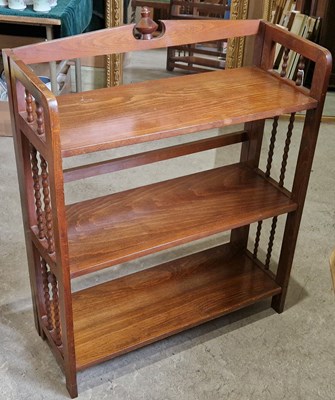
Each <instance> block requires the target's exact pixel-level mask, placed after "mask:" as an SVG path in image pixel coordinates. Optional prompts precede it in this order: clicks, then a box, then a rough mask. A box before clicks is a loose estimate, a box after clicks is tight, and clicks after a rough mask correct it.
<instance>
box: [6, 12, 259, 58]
mask: <svg viewBox="0 0 335 400" xmlns="http://www.w3.org/2000/svg"><path fill="white" fill-rule="evenodd" d="M176 22H177V23H176ZM238 22H239V23H238V24H236V23H235V21H219V20H215V21H201V20H200V21H183V22H182V24H178V21H169V20H168V21H162V24H163V26H164V33H163V34H162V35H161V36H159V37H156V38H154V39H153V40H138V39H136V38H135V36H134V24H129V25H124V26H120V27H116V28H110V29H103V30H100V31H95V32H88V33H85V34H83V35H76V36H73V37H71V38H62V39H59V40H57V42H56V43H54V41H50V42H43V43H37V44H35V45H33V47H31V46H32V45H29V46H23V47H18V48H16V49H15V50H13V54H15V55H16V56H17V57H19V58H20V59H21V60H23V61H24V62H25V63H27V64H30V63H38V62H47V61H57V60H67V59H72V58H80V57H93V56H98V55H106V54H118V53H126V52H129V51H140V50H149V49H157V48H165V47H168V46H171V45H173V46H178V45H183V44H187V43H199V42H201V41H203V39H204V37H206V41H213V40H220V39H222V38H226V39H228V38H231V37H235V36H245V35H247V36H248V35H255V34H256V33H257V32H258V27H259V24H260V21H257V20H248V21H238ZM69 39H70V40H69Z"/></svg>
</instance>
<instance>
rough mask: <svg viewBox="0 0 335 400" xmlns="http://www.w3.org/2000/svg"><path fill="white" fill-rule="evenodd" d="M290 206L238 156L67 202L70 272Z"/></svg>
mask: <svg viewBox="0 0 335 400" xmlns="http://www.w3.org/2000/svg"><path fill="white" fill-rule="evenodd" d="M295 209H296V203H294V202H293V201H292V200H291V199H289V198H288V197H287V196H286V195H285V194H283V193H282V192H281V191H279V190H278V189H277V188H275V187H274V186H273V185H272V184H270V183H269V182H267V181H266V180H265V179H264V178H262V177H261V176H259V175H257V173H256V172H255V171H253V170H252V169H250V168H248V167H247V166H246V165H243V164H234V165H229V166H225V167H221V168H216V169H213V170H209V171H204V172H200V173H197V174H192V175H188V176H184V177H179V178H176V179H171V180H168V181H163V182H159V183H155V184H152V185H148V186H145V187H140V188H136V189H132V190H128V191H125V192H121V193H116V194H112V195H108V196H104V197H100V198H96V199H93V200H87V201H84V202H81V203H75V204H71V205H68V206H67V208H66V214H67V221H68V240H69V257H70V271H71V276H72V277H76V276H79V275H83V274H87V273H90V272H93V271H97V270H100V269H102V268H106V267H110V266H112V265H115V264H119V263H122V262H125V261H129V260H131V259H134V258H137V257H140V256H144V255H147V254H151V253H154V252H157V251H160V250H163V249H167V248H170V247H172V246H176V245H180V244H183V243H187V242H190V241H192V240H196V239H200V238H204V237H207V236H210V235H214V234H216V233H219V232H223V231H226V230H230V229H233V228H236V227H239V226H244V225H247V224H250V223H252V222H255V221H259V220H263V219H265V218H269V217H273V216H275V215H280V214H283V213H287V212H290V211H294V210H295Z"/></svg>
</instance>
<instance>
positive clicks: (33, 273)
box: [3, 20, 331, 397]
mask: <svg viewBox="0 0 335 400" xmlns="http://www.w3.org/2000/svg"><path fill="white" fill-rule="evenodd" d="M163 27H164V28H163V32H162V35H161V36H159V37H155V38H153V39H151V40H138V39H137V38H136V37H138V36H139V35H138V34H135V35H134V32H133V28H134V26H133V25H130V26H123V27H119V28H115V29H107V30H103V31H102V32H92V33H88V34H84V35H78V36H74V37H71V38H66V39H60V40H55V41H52V42H46V43H40V44H36V45H32V46H25V47H21V48H16V49H11V50H10V49H9V50H8V49H7V50H6V49H4V50H3V56H4V66H5V70H6V77H7V79H8V83H9V84H8V94H9V104H10V110H11V121H12V125H13V128H14V129H13V130H14V131H15V134H14V136H13V138H14V144H15V153H16V160H17V167H18V176H19V184H20V195H21V204H22V213H23V222H24V232H25V238H26V247H27V256H28V257H27V258H28V266H29V278H30V284H31V289H32V303H33V310H34V317H35V326H36V329H37V332H38V333H39V334H40V335H41V337H42V338H43V339H45V340H47V341H48V342H49V344H50V348H51V350H52V351H53V353H54V354H55V357H56V359H57V361H58V362H59V364H60V366H61V367H62V369H63V370H64V372H65V376H66V385H67V388H68V391H69V393H70V395H71V397H76V396H77V394H78V391H77V378H76V377H77V370H78V369H82V368H85V367H87V366H89V365H92V364H95V363H97V362H100V361H104V360H107V359H108V358H111V357H114V356H116V355H118V354H121V353H123V352H125V351H130V350H132V349H134V348H137V347H139V346H142V345H144V344H147V343H150V342H152V341H154V340H158V339H160V338H162V337H165V336H167V335H170V334H173V333H176V332H179V331H180V330H182V329H186V328H187V327H190V326H194V325H197V324H199V323H201V322H204V321H207V320H209V319H211V318H215V317H217V316H219V315H223V314H225V313H227V312H230V311H233V310H236V309H238V308H240V307H244V306H246V305H248V304H251V303H253V302H255V301H258V300H260V299H262V298H265V297H268V296H272V307H273V308H274V309H275V310H276V311H277V312H282V311H283V309H284V304H285V297H286V293H287V288H288V284H289V279H290V272H291V268H292V265H293V257H294V252H295V247H296V243H297V237H298V232H299V225H300V221H301V216H302V211H303V206H304V201H305V197H306V192H307V188H308V181H309V176H310V172H311V168H312V162H313V156H314V151H315V147H316V141H317V136H318V131H319V126H320V121H321V116H322V109H323V104H324V99H325V94H326V89H327V87H328V81H329V75H330V72H331V55H330V53H329V52H328V51H327V50H325V49H324V48H322V47H320V46H317V45H316V44H314V43H311V42H310V41H308V40H304V39H301V38H299V37H298V36H295V35H293V34H291V33H289V32H285V31H283V30H282V29H279V28H278V27H276V26H273V25H271V24H269V23H265V22H262V21H219V20H216V21H200V20H197V21H172V20H171V21H164V25H163ZM248 35H255V40H254V43H255V46H254V66H253V67H248V68H241V69H236V70H226V71H216V72H208V73H205V74H202V75H192V76H184V77H180V78H171V79H166V80H158V81H153V82H143V83H136V84H130V85H128V86H124V87H119V88H109V89H101V90H97V91H91V92H87V93H80V94H70V95H66V96H64V97H60V96H59V97H56V96H55V95H54V94H53V93H52V92H51V91H49V90H48V89H47V88H46V86H45V85H44V84H43V83H42V82H41V81H40V80H39V78H38V77H37V76H36V75H35V74H34V73H33V71H32V70H31V69H30V67H29V65H28V64H29V63H37V62H41V61H43V62H48V61H53V60H59V59H69V58H76V57H84V56H93V55H101V54H116V53H122V52H127V51H134V50H150V49H156V48H160V47H169V46H180V45H183V44H192V43H197V42H202V41H213V40H221V39H227V38H232V37H236V36H248ZM276 43H278V44H279V45H280V46H284V47H287V48H289V49H291V50H293V51H295V52H297V53H298V54H299V55H300V56H301V60H302V57H303V58H304V59H306V60H307V61H308V60H310V61H312V62H314V63H315V68H314V73H313V78H312V81H311V87H310V88H306V87H302V86H297V83H298V84H299V85H300V84H303V83H304V82H303V80H301V79H298V82H296V81H291V80H290V79H288V78H287V77H285V76H283V77H281V76H280V74H279V73H276V71H273V63H274V54H275V46H276ZM300 65H301V66H302V65H303V63H301V64H300ZM302 110H306V117H305V123H304V125H303V129H302V135H296V134H295V132H293V128H294V120H295V113H296V112H297V111H302ZM283 113H290V119H289V121H288V126H287V130H286V137H285V133H284V132H283V131H282V129H278V126H279V125H280V124H279V116H280V115H281V114H283ZM271 117H273V124H272V128H270V132H269V134H270V137H269V146H268V145H267V141H263V135H265V134H267V132H266V131H267V125H268V124H265V119H266V118H271ZM240 123H243V124H244V126H243V127H242V128H241V127H238V128H237V129H236V130H235V131H234V132H233V133H230V134H229V135H227V136H222V137H221V136H217V137H212V138H210V139H205V138H201V135H199V136H200V138H198V139H197V140H195V141H193V142H191V143H187V144H181V145H180V144H179V143H177V144H176V143H175V144H173V145H171V147H165V148H164V145H163V146H162V147H163V148H162V149H157V148H153V149H151V150H149V151H145V152H143V153H141V154H131V151H128V153H126V155H124V156H122V157H121V158H115V157H113V154H112V155H110V157H111V159H110V160H104V159H102V160H101V159H100V160H99V161H97V160H95V162H94V163H93V164H88V165H86V163H85V159H84V157H79V159H80V160H81V162H82V164H83V165H79V166H76V167H72V168H69V169H68V170H65V171H64V170H63V167H64V161H65V160H64V157H68V156H72V155H79V154H86V153H89V152H92V151H99V150H105V149H111V148H115V147H119V146H127V145H130V144H134V143H140V142H148V141H154V140H159V139H161V138H166V137H172V136H176V137H177V136H179V135H184V134H186V133H192V132H197V131H201V130H204V129H207V128H214V127H222V126H225V125H233V124H240ZM241 129H242V130H241ZM284 130H285V129H284ZM278 135H284V137H283V138H281V140H282V141H283V142H285V143H284V145H283V146H276V145H275V144H276V138H277V137H278ZM291 137H295V138H297V140H300V146H299V145H298V146H297V147H298V148H299V150H298V151H297V152H294V151H293V154H291V153H292V151H290V147H292V146H290V142H291ZM298 138H299V139H298ZM278 142H279V141H278ZM163 143H164V142H163ZM238 143H240V146H238ZM230 145H233V146H232V147H231V150H232V151H235V150H236V149H238V148H239V147H240V149H238V151H240V163H239V164H234V165H229V161H228V160H222V161H223V162H222V164H224V166H223V167H219V168H215V169H211V170H209V171H204V172H199V173H196V174H192V175H189V176H182V177H180V178H176V179H172V180H168V181H163V182H158V183H154V184H150V185H148V186H144V187H139V188H135V189H132V190H127V191H125V192H123V193H116V194H113V195H110V196H104V197H98V198H94V199H92V200H87V201H82V202H79V203H75V204H67V203H66V198H65V195H64V193H65V190H64V184H65V182H68V181H73V180H75V179H81V178H84V177H92V176H94V175H99V174H103V173H109V172H113V171H116V170H120V169H124V168H131V167H134V166H141V165H144V164H149V163H153V162H156V161H160V160H167V159H171V158H173V157H179V156H182V155H185V154H192V153H196V152H198V151H205V150H207V149H213V148H216V147H222V146H230ZM128 150H129V149H128ZM110 153H113V152H110ZM291 157H292V159H289V160H288V158H291ZM275 159H276V160H278V162H279V163H280V165H279V170H280V172H279V174H276V171H275V170H274V168H272V165H273V163H274V161H275ZM260 160H262V163H261V164H263V160H266V162H265V163H266V166H265V167H264V166H263V165H260ZM220 164H221V163H220ZM227 164H228V165H227ZM288 168H293V169H294V171H291V172H290V176H293V183H292V184H291V182H288V183H287V182H286V179H285V177H286V175H288V172H289V171H288ZM202 169H203V166H202V165H199V168H198V169H197V170H198V171H199V170H200V171H201V170H202ZM158 171H159V170H158ZM156 175H159V174H157V173H156V174H155V177H156ZM277 175H279V176H277ZM157 178H158V179H159V177H158V176H157ZM111 179H113V177H112V178H111ZM162 179H164V178H162ZM283 214H284V215H283ZM281 215H282V216H281ZM267 218H271V220H270V221H269V226H270V229H268V230H267V228H266V225H267V224H266V223H263V220H265V219H267ZM280 218H282V219H283V220H285V221H286V222H284V225H285V227H284V229H283V230H281V229H280V230H279V229H277V222H278V220H279V219H280ZM253 222H254V223H255V224H254V226H255V228H256V229H254V230H253V229H250V224H251V223H253ZM253 231H256V235H255V237H254V232H253ZM220 232H222V233H223V232H226V234H227V237H228V236H230V239H229V243H228V244H227V245H225V246H224V247H221V249H220V250H215V249H214V250H209V251H206V252H204V253H201V254H197V255H194V256H190V257H189V258H187V259H186V260H185V259H184V260H181V261H180V260H179V261H175V262H173V263H172V264H167V265H163V266H157V267H154V268H153V269H151V270H149V271H144V272H139V273H138V274H135V275H133V276H131V277H125V278H121V279H120V280H116V281H112V282H109V283H105V284H103V285H100V286H96V287H92V288H89V289H84V290H83V291H79V292H77V293H73V292H72V290H71V287H72V283H73V282H72V279H74V278H75V277H77V276H79V275H84V274H89V273H91V272H94V271H97V270H99V269H101V268H105V267H109V266H112V265H114V264H116V263H121V262H123V261H126V260H131V259H135V258H138V257H141V256H143V255H145V254H151V253H154V252H158V251H160V250H162V249H167V248H170V247H172V246H176V245H179V244H182V243H188V242H190V241H193V240H195V239H199V238H204V237H207V236H209V235H212V234H214V233H220ZM229 234H230V235H229ZM264 244H265V245H264ZM274 248H278V249H279V248H280V250H279V251H278V253H279V255H277V254H274V253H275V252H274V251H273V250H274ZM218 252H219V253H218ZM263 256H264V257H263ZM263 258H264V259H265V261H264V259H263ZM270 271H273V272H270ZM110 272H112V271H110ZM136 296H138V297H136Z"/></svg>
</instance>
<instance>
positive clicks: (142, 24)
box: [135, 7, 158, 40]
mask: <svg viewBox="0 0 335 400" xmlns="http://www.w3.org/2000/svg"><path fill="white" fill-rule="evenodd" d="M141 17H142V18H141V19H140V20H139V21H138V23H137V24H136V25H135V28H136V30H138V31H139V32H140V34H141V39H142V40H150V39H152V34H153V33H154V32H155V31H156V29H157V28H158V25H157V24H156V22H155V21H153V20H152V19H151V18H150V10H149V9H148V8H147V7H143V8H142V10H141Z"/></svg>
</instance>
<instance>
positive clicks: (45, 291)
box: [41, 258, 53, 331]
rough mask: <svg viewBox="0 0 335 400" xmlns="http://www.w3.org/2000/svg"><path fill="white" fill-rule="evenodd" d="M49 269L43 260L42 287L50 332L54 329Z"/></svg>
mask: <svg viewBox="0 0 335 400" xmlns="http://www.w3.org/2000/svg"><path fill="white" fill-rule="evenodd" d="M48 274H49V273H48V268H47V263H46V261H45V260H43V258H42V259H41V275H42V285H43V295H44V305H45V312H46V317H47V329H48V330H49V331H51V330H52V328H53V323H52V312H51V303H50V292H49V282H48Z"/></svg>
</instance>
